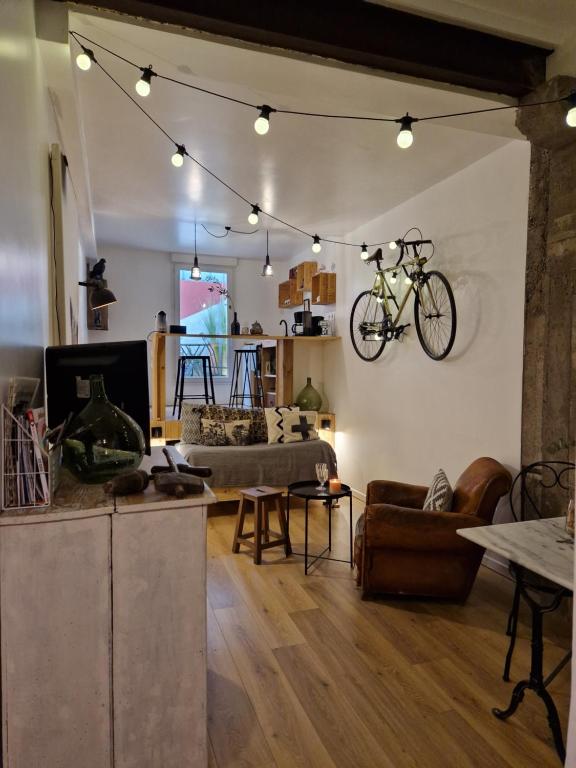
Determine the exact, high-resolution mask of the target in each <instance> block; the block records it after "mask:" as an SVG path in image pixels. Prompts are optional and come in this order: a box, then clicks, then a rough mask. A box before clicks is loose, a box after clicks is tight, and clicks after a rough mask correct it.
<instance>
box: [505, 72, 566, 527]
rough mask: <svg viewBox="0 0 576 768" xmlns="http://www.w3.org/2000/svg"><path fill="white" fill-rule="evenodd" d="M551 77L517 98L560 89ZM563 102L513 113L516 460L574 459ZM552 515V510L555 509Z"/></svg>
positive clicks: (562, 81) (555, 94)
mask: <svg viewBox="0 0 576 768" xmlns="http://www.w3.org/2000/svg"><path fill="white" fill-rule="evenodd" d="M575 90H576V78H571V77H557V78H554V79H553V80H550V81H549V82H547V83H545V84H543V85H542V86H540V87H539V88H538V89H537V90H536V91H534V92H533V93H532V94H530V96H528V97H526V98H525V99H523V100H522V101H521V102H520V103H521V104H522V103H530V102H540V101H547V100H551V99H557V98H561V97H564V96H567V95H568V94H569V93H571V92H572V91H575ZM567 109H568V105H567V104H566V103H561V104H555V105H547V106H543V107H531V108H529V109H524V110H521V111H519V112H518V113H517V118H516V125H517V126H518V128H519V129H520V130H521V131H522V133H523V134H524V135H525V136H526V137H527V139H528V140H529V141H530V143H531V147H532V153H531V164H530V197H529V210H528V239H527V254H526V305H525V325H524V371H523V393H522V395H523V399H522V449H521V455H522V464H524V465H525V464H530V463H531V462H533V461H538V460H540V459H545V460H563V461H574V460H575V458H576V451H575V446H576V128H569V127H568V126H567V125H566V122H565V115H566V112H567ZM556 514H558V512H556Z"/></svg>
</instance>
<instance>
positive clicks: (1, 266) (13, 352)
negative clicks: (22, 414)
mask: <svg viewBox="0 0 576 768" xmlns="http://www.w3.org/2000/svg"><path fill="white" fill-rule="evenodd" d="M0 30H1V34H0V38H1V43H2V44H1V45H0V101H1V103H2V104H3V105H4V109H2V118H1V119H2V133H1V135H2V141H1V142H0V168H1V169H2V183H1V184H0V398H1V399H3V398H4V394H5V387H6V383H7V380H8V379H9V378H10V377H11V376H14V375H25V376H40V375H41V372H42V359H43V346H44V344H45V343H46V341H47V339H48V309H47V299H48V294H47V285H48V243H49V239H48V232H49V228H48V226H49V220H48V199H49V198H48V139H47V117H46V99H45V90H44V84H43V80H42V72H41V67H40V62H39V56H38V51H37V46H36V40H35V37H34V35H35V27H34V6H33V2H32V0H3V2H2V3H0Z"/></svg>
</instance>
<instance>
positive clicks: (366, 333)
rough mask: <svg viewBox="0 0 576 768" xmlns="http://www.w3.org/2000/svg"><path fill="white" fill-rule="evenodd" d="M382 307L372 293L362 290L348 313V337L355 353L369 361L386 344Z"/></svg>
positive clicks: (376, 356) (378, 355) (374, 357)
mask: <svg viewBox="0 0 576 768" xmlns="http://www.w3.org/2000/svg"><path fill="white" fill-rule="evenodd" d="M385 321H386V314H385V312H384V307H383V305H382V304H380V303H379V302H378V301H376V297H375V296H374V294H373V293H372V291H363V292H362V293H361V294H360V295H359V296H358V297H357V299H356V301H355V302H354V304H353V306H352V312H351V313H350V338H351V339H352V346H353V347H354V349H355V351H356V354H357V355H358V356H359V357H361V358H362V360H366V362H368V363H371V362H372V361H373V360H376V359H377V358H378V357H380V355H381V354H382V352H383V351H384V347H385V346H386V339H385V334H384V327H385V324H386V323H385Z"/></svg>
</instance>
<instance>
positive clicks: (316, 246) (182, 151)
mask: <svg viewBox="0 0 576 768" xmlns="http://www.w3.org/2000/svg"><path fill="white" fill-rule="evenodd" d="M92 62H93V63H94V64H95V65H96V66H97V67H98V68H99V69H100V70H101V71H102V72H103V73H104V74H105V75H106V77H107V78H108V79H109V80H110V81H111V82H112V83H113V84H114V85H115V86H116V87H117V88H118V89H119V90H120V91H122V93H123V94H124V95H125V96H126V97H127V98H128V99H129V100H130V101H131V102H132V104H134V106H135V107H137V108H138V110H139V111H140V112H141V113H142V114H143V115H144V116H145V117H146V118H148V120H150V122H151V123H152V124H153V125H154V126H156V128H157V129H158V130H159V131H160V132H161V133H162V134H163V135H164V136H165V137H166V138H167V139H168V141H170V142H171V143H172V144H173V146H174V147H175V149H176V151H175V152H174V154H173V155H172V158H171V160H172V164H173V165H177V166H178V167H179V166H181V165H182V164H183V162H184V158H186V157H187V158H189V160H191V161H192V162H193V163H195V164H196V165H197V166H198V167H199V168H201V169H202V170H203V171H204V172H205V173H207V174H208V175H209V176H210V177H211V178H213V179H214V180H215V181H217V182H218V183H219V184H221V185H222V186H224V187H226V189H228V190H229V191H230V192H232V194H233V195H235V196H236V197H237V198H238V199H239V200H242V202H244V203H246V205H248V206H249V207H250V209H251V211H252V212H254V209H255V208H257V209H258V212H259V213H262V214H264V215H265V216H267V217H268V218H270V219H272V220H273V221H276V222H277V223H278V224H281V225H283V226H285V227H287V228H288V229H292V230H293V231H294V232H298V233H300V234H301V235H304V236H305V237H308V238H310V240H312V250H313V252H314V253H318V252H319V251H320V250H321V249H322V246H321V242H326V243H333V244H336V245H343V246H347V247H350V248H360V243H349V242H345V241H343V240H334V239H331V238H327V237H322V238H320V236H319V235H318V234H313V233H311V232H307V231H306V230H304V229H302V228H301V227H298V226H297V225H296V224H292V223H291V222H289V221H286V220H285V219H282V218H281V217H280V216H276V215H275V214H273V213H270V212H269V211H265V210H264V209H263V208H261V207H260V206H257V205H254V204H253V203H252V202H251V201H250V200H249V199H248V198H247V197H246V196H245V195H243V194H242V193H241V192H239V191H238V190H237V189H235V188H234V187H233V186H232V185H231V184H229V183H228V182H227V181H225V180H224V179H223V178H222V177H221V176H219V175H218V174H217V173H215V172H214V171H212V170H211V169H210V168H208V166H206V165H204V163H202V162H201V161H200V160H198V158H196V157H194V156H193V155H191V154H190V153H189V152H188V150H187V149H186V147H185V145H184V144H179V143H178V142H177V141H176V140H175V139H174V138H173V137H172V136H171V135H170V134H169V133H168V131H166V130H165V129H164V128H163V127H162V126H161V125H160V123H159V122H158V121H157V120H156V119H155V118H153V117H152V115H151V114H150V113H149V112H147V111H146V110H145V109H144V107H143V106H142V105H141V104H140V103H139V102H138V101H137V100H136V99H135V98H134V97H133V96H132V94H131V93H129V92H128V91H127V90H126V88H124V86H123V85H122V84H121V83H120V82H118V80H117V79H116V78H115V77H114V76H113V75H112V74H110V72H108V70H107V69H106V67H104V66H103V65H102V64H101V63H100V62H99V61H98V60H97V59H96V57H94V58H93V59H92ZM176 157H178V158H180V159H181V162H180V161H178V162H177V163H176V162H175V158H176ZM389 242H390V240H385V241H384V242H382V243H371V244H369V245H368V247H370V248H372V247H376V246H378V245H386V244H388V243H389Z"/></svg>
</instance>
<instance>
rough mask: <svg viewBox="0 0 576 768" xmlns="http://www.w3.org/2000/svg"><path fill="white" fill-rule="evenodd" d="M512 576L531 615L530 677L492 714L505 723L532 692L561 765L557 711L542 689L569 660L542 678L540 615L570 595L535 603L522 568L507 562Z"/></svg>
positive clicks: (561, 589)
mask: <svg viewBox="0 0 576 768" xmlns="http://www.w3.org/2000/svg"><path fill="white" fill-rule="evenodd" d="M511 567H512V570H513V572H514V576H515V577H516V583H517V585H518V591H519V593H520V594H521V595H522V597H523V598H524V600H525V601H526V603H527V604H528V606H529V607H530V610H531V613H532V638H531V641H530V644H531V663H530V675H529V677H528V678H527V679H526V680H520V682H519V683H517V684H516V685H515V686H514V690H513V691H512V697H511V699H510V704H509V705H508V707H507V708H506V709H499V708H496V707H495V708H494V709H493V710H492V712H493V714H494V715H495V716H496V717H497V718H499V719H500V720H507V719H508V718H509V717H511V716H512V715H513V714H514V713H515V712H516V710H517V709H518V707H519V706H520V703H521V702H522V699H523V698H524V694H525V692H526V691H534V693H535V694H536V695H537V696H539V697H540V698H541V699H542V701H543V702H544V706H545V707H546V714H547V716H548V724H549V726H550V730H551V732H552V738H553V739H554V746H555V747H556V751H557V752H558V757H559V758H560V760H561V761H562V763H564V760H565V757H566V749H565V747H564V738H563V736H562V727H561V725H560V718H559V717H558V710H557V709H556V704H555V703H554V699H553V698H552V696H551V695H550V694H549V693H548V691H547V690H546V687H547V686H548V685H549V684H550V683H551V682H552V680H553V679H554V678H555V677H556V675H557V674H558V673H559V672H560V670H561V669H562V668H563V667H564V666H565V665H566V663H567V662H568V660H569V658H570V654H568V655H567V656H566V657H565V658H564V659H563V660H562V661H561V662H560V664H558V665H557V666H556V668H555V669H554V670H553V671H552V672H551V673H550V674H549V675H548V677H546V678H544V672H543V661H544V640H543V631H542V629H543V628H542V624H543V616H544V614H545V613H550V612H551V611H555V610H556V608H558V606H559V605H560V603H561V602H562V599H563V598H564V597H567V596H568V595H570V594H571V592H570V590H568V589H565V588H564V587H559V588H558V591H557V592H556V594H555V595H554V596H553V598H552V599H551V601H550V602H549V603H547V604H542V603H539V602H538V601H537V600H535V599H534V598H533V597H532V595H530V593H529V591H528V589H527V588H526V586H525V584H524V578H523V574H524V569H523V568H522V567H521V566H519V565H517V564H516V563H511Z"/></svg>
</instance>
